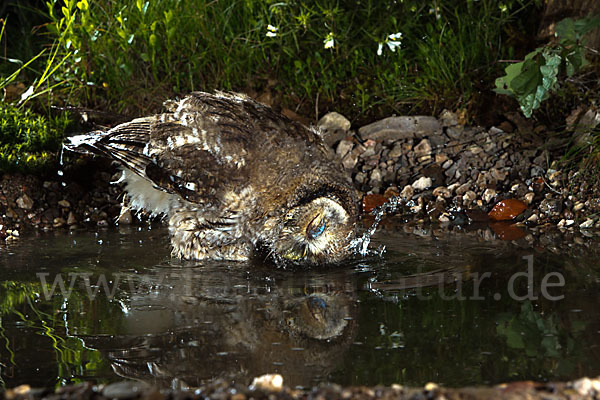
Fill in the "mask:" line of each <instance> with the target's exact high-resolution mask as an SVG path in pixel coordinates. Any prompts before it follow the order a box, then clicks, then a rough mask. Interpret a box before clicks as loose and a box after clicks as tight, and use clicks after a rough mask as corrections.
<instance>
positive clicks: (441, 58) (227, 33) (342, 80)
mask: <svg viewBox="0 0 600 400" xmlns="http://www.w3.org/2000/svg"><path fill="white" fill-rule="evenodd" d="M533 8H534V5H533V1H529V0H507V1H502V2H498V1H497V0H479V1H474V0H444V1H432V2H423V1H420V0H404V1H397V2H391V1H390V2H382V1H369V0H359V1H356V2H343V1H335V0H307V1H302V0H299V1H288V2H281V1H273V0H267V1H262V0H261V1H255V0H237V1H231V2H224V1H208V0H198V1H180V0H163V1H144V0H116V1H108V0H99V1H94V2H91V1H90V2H88V1H87V0H81V1H76V0H52V1H48V10H47V12H48V17H49V20H50V24H48V25H47V28H48V30H49V32H50V34H51V35H50V37H51V38H54V40H55V41H54V47H53V48H54V49H56V48H60V52H59V54H58V55H57V60H62V59H64V63H61V64H60V66H59V67H58V69H57V70H56V71H54V80H55V81H56V82H68V85H66V86H65V87H66V88H68V90H69V91H70V96H71V97H70V99H69V101H71V102H72V103H79V104H85V105H88V106H92V107H101V108H105V109H106V108H108V109H111V110H113V111H119V112H128V113H131V114H140V113H146V112H150V111H156V110H157V109H159V108H160V105H161V103H162V102H163V100H165V99H166V98H168V97H171V96H174V95H178V94H183V93H186V92H189V91H192V90H199V89H205V90H207V89H208V90H210V89H225V90H244V91H257V92H260V91H262V90H264V89H265V88H266V87H267V86H268V87H270V88H273V89H274V90H275V91H277V92H278V93H285V96H284V103H285V105H287V106H288V107H290V108H292V109H300V110H313V109H314V106H315V103H317V102H318V103H319V105H320V106H321V108H322V110H321V111H324V110H323V109H324V108H327V107H330V106H332V105H335V106H334V108H336V109H337V110H338V111H342V112H346V113H348V114H349V115H350V116H351V117H353V119H356V118H358V117H359V116H361V115H362V117H364V118H368V117H369V116H377V114H385V113H389V112H407V111H410V110H413V111H423V110H428V111H435V110H440V109H441V108H443V107H448V108H453V109H456V108H460V107H464V106H465V105H467V104H468V102H469V101H470V100H471V98H472V95H473V93H474V91H476V90H477V88H478V87H481V83H480V80H484V81H485V80H486V79H489V80H492V79H493V78H494V77H495V76H496V75H497V72H498V71H499V67H498V65H496V61H497V60H498V59H500V58H502V57H505V56H507V55H509V54H510V52H511V51H512V50H511V47H510V46H508V45H506V43H504V42H503V38H504V37H505V36H506V34H505V31H506V30H507V29H508V28H509V27H510V28H511V29H515V27H516V28H517V29H524V28H523V27H522V26H520V25H519V24H520V22H519V21H520V20H519V19H518V17H522V16H523V15H525V14H526V13H527V12H530V11H531V10H532V9H533ZM269 25H271V26H272V27H274V28H272V29H269ZM398 32H401V33H402V37H401V39H399V40H397V39H391V38H390V37H389V35H391V34H395V33H398ZM331 40H333V42H331ZM328 41H329V45H331V44H332V45H331V46H326V42H328ZM395 41H399V42H401V43H400V44H398V45H396V44H394V42H395ZM388 43H389V46H388ZM380 45H381V52H380V54H378V49H379V48H380ZM390 46H391V47H394V51H392V49H391V47H390ZM326 47H327V48H326Z"/></svg>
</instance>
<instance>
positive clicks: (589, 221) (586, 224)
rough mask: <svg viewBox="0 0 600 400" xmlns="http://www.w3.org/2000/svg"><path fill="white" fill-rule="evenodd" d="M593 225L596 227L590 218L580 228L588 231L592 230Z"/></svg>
mask: <svg viewBox="0 0 600 400" xmlns="http://www.w3.org/2000/svg"><path fill="white" fill-rule="evenodd" d="M593 225H594V220H593V219H590V218H588V219H586V220H585V221H583V222H582V223H581V224H580V225H579V228H581V229H588V228H591V227H592V226H593Z"/></svg>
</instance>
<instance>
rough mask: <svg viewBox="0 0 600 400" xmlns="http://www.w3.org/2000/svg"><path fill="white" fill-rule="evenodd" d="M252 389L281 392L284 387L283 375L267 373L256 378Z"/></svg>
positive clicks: (251, 386)
mask: <svg viewBox="0 0 600 400" xmlns="http://www.w3.org/2000/svg"><path fill="white" fill-rule="evenodd" d="M250 388H251V389H253V390H254V389H259V390H264V391H267V392H279V391H281V389H282V388H283V377H282V376H281V375H279V374H266V375H262V376H259V377H258V378H254V380H253V381H252V385H250Z"/></svg>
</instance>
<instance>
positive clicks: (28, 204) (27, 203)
mask: <svg viewBox="0 0 600 400" xmlns="http://www.w3.org/2000/svg"><path fill="white" fill-rule="evenodd" d="M17 206H18V207H19V208H22V209H23V210H31V209H32V208H33V200H31V198H30V197H29V196H27V195H26V194H24V195H22V196H21V197H19V198H18V199H17Z"/></svg>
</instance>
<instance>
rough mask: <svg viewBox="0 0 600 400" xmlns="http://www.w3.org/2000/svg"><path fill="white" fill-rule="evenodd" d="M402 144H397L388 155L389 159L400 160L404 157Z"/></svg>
mask: <svg viewBox="0 0 600 400" xmlns="http://www.w3.org/2000/svg"><path fill="white" fill-rule="evenodd" d="M402 153H403V150H402V144H400V143H396V144H395V145H394V147H393V148H392V150H390V152H389V153H388V158H398V157H400V156H401V155H402Z"/></svg>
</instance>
